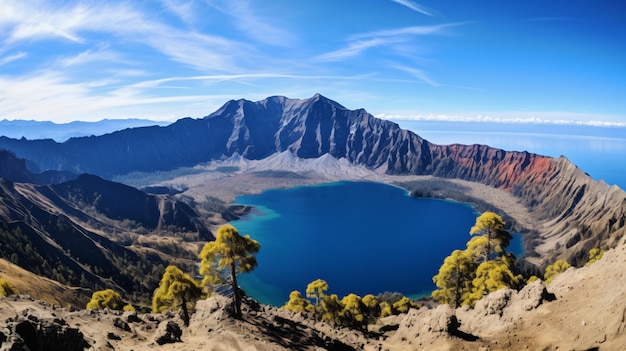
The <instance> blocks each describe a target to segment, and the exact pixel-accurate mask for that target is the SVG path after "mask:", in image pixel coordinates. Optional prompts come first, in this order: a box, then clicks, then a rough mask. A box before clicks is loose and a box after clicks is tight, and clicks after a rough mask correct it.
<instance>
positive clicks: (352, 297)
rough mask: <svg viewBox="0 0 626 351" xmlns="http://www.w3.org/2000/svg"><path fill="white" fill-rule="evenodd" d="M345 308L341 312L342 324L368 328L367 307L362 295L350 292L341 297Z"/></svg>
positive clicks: (355, 327) (354, 327)
mask: <svg viewBox="0 0 626 351" xmlns="http://www.w3.org/2000/svg"><path fill="white" fill-rule="evenodd" d="M341 304H342V305H343V309H342V310H341V312H339V319H340V320H341V322H342V323H341V324H343V325H346V326H348V327H350V328H353V329H363V328H367V316H366V307H365V304H363V301H362V300H361V297H360V296H358V295H356V294H349V295H348V296H345V297H344V298H343V299H341Z"/></svg>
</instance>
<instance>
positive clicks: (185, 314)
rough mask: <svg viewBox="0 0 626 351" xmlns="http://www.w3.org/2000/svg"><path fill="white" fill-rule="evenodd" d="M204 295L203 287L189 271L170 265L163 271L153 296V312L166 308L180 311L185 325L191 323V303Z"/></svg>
mask: <svg viewBox="0 0 626 351" xmlns="http://www.w3.org/2000/svg"><path fill="white" fill-rule="evenodd" d="M200 297H202V287H201V286H200V284H198V282H196V281H195V280H194V279H193V278H191V276H190V275H189V274H187V273H183V271H181V270H180V269H179V268H178V267H176V266H168V267H167V268H166V269H165V273H163V277H162V278H161V282H159V288H158V289H157V290H156V291H155V292H154V296H153V297H152V312H154V313H161V312H163V311H164V310H166V309H173V310H178V311H180V314H181V318H182V319H183V322H184V323H185V326H187V325H189V309H190V306H189V305H190V304H191V305H193V304H194V303H195V302H196V300H198V299H199V298H200Z"/></svg>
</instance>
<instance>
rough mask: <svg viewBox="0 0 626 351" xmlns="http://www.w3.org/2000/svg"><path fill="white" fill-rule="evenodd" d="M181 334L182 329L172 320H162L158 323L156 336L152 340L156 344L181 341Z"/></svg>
mask: <svg viewBox="0 0 626 351" xmlns="http://www.w3.org/2000/svg"><path fill="white" fill-rule="evenodd" d="M182 335H183V331H182V329H180V326H179V325H178V324H177V323H176V322H174V321H163V322H161V323H160V324H159V326H158V328H157V330H156V336H155V337H154V341H156V343H157V344H159V345H163V344H171V343H175V342H181V341H182V340H181V338H180V337H181V336H182Z"/></svg>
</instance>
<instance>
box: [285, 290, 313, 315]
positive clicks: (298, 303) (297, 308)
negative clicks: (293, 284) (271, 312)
mask: <svg viewBox="0 0 626 351" xmlns="http://www.w3.org/2000/svg"><path fill="white" fill-rule="evenodd" d="M282 308H285V309H288V310H289V311H292V312H300V313H303V312H308V313H310V312H313V310H314V308H313V305H311V303H310V302H309V300H307V299H305V298H304V297H302V294H301V293H300V292H299V291H297V290H294V291H292V292H291V293H290V294H289V301H287V303H286V304H285V305H284V306H283V307H282Z"/></svg>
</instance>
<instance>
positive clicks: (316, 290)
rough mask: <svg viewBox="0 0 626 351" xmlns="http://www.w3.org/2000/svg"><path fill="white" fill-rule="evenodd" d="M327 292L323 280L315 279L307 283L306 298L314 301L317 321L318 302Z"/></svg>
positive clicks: (318, 312)
mask: <svg viewBox="0 0 626 351" xmlns="http://www.w3.org/2000/svg"><path fill="white" fill-rule="evenodd" d="M326 291H328V283H326V281H325V280H322V279H317V280H315V281H312V282H310V283H309V285H307V286H306V297H308V298H310V299H314V300H315V304H314V307H315V319H316V320H317V318H318V314H320V302H321V301H322V299H323V298H324V297H325V296H326V295H325V293H326Z"/></svg>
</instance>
